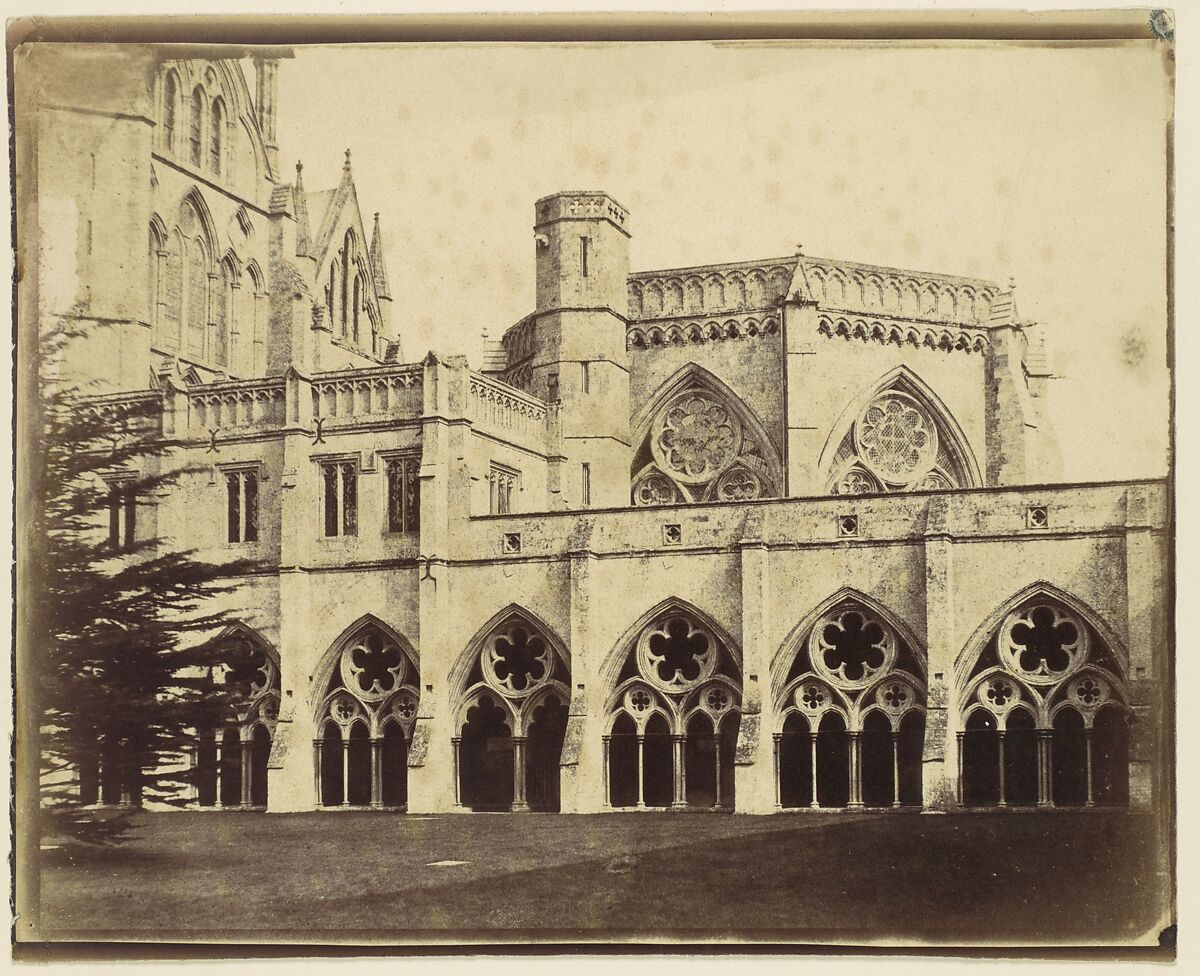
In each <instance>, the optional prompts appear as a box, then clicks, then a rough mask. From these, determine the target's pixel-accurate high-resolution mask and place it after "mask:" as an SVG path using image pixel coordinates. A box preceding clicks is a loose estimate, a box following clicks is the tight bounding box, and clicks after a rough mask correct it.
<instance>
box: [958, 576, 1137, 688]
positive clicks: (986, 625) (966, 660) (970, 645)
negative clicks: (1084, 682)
mask: <svg viewBox="0 0 1200 976" xmlns="http://www.w3.org/2000/svg"><path fill="white" fill-rule="evenodd" d="M1038 599H1043V600H1047V601H1050V602H1057V603H1061V604H1062V605H1063V606H1065V607H1066V608H1067V609H1068V610H1070V611H1071V612H1072V613H1074V614H1076V615H1077V616H1078V617H1079V618H1080V619H1081V620H1082V621H1083V622H1084V623H1086V624H1087V625H1088V626H1089V627H1091V628H1092V629H1093V630H1094V631H1095V632H1096V633H1097V634H1098V635H1099V637H1100V639H1101V640H1102V641H1103V642H1104V643H1105V645H1106V646H1107V647H1108V649H1109V651H1111V652H1112V655H1113V658H1114V659H1115V660H1116V662H1117V664H1118V667H1119V668H1120V673H1119V674H1118V675H1117V677H1118V678H1120V679H1121V680H1122V681H1128V680H1129V651H1128V648H1127V647H1126V645H1125V642H1124V641H1123V640H1122V639H1121V637H1120V635H1119V634H1117V632H1116V631H1115V630H1113V628H1112V627H1110V626H1109V625H1108V623H1107V622H1106V621H1105V620H1104V618H1103V617H1102V616H1100V614H1098V613H1097V612H1096V611H1095V610H1094V609H1092V607H1090V606H1089V605H1088V604H1087V603H1085V602H1084V601H1083V600H1081V599H1079V598H1078V597H1076V596H1074V595H1072V594H1071V593H1069V592H1067V591H1066V590H1064V589H1062V588H1061V587H1059V586H1056V585H1055V584H1053V583H1051V582H1049V581H1047V580H1044V579H1041V580H1037V581H1035V582H1033V583H1030V584H1029V585H1028V586H1026V587H1024V588H1022V589H1021V590H1019V591H1018V592H1016V593H1014V594H1013V595H1012V596H1010V597H1009V598H1008V599H1007V600H1005V601H1004V602H1003V603H1001V604H1000V605H999V606H997V607H996V608H995V609H994V610H993V611H992V612H991V613H990V614H988V616H987V617H986V618H985V619H984V620H983V621H982V622H981V623H980V624H979V626H978V627H976V628H975V630H974V631H972V633H971V636H970V637H969V638H968V639H967V641H966V643H965V644H963V647H962V650H960V651H959V653H958V657H956V658H955V661H954V674H955V678H956V684H957V686H958V687H959V688H960V689H965V687H966V685H967V684H969V683H970V682H969V681H968V679H969V678H970V675H971V672H972V671H973V670H974V668H975V664H976V662H977V661H978V660H979V656H980V655H981V654H982V653H983V650H984V648H985V647H986V646H987V643H988V641H989V640H990V638H991V636H992V634H993V633H994V632H995V631H996V629H997V628H998V627H999V626H1000V625H1001V623H1003V622H1004V618H1005V617H1007V616H1008V615H1009V614H1010V613H1012V612H1013V611H1014V610H1016V609H1017V608H1018V607H1020V606H1021V605H1022V604H1024V603H1027V602H1029V601H1031V600H1038Z"/></svg>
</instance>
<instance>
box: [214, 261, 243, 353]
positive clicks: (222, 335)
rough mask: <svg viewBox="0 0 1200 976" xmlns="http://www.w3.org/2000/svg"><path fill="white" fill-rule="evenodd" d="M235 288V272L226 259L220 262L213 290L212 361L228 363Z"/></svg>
mask: <svg viewBox="0 0 1200 976" xmlns="http://www.w3.org/2000/svg"><path fill="white" fill-rule="evenodd" d="M236 290H237V280H236V272H235V271H234V270H233V267H232V266H231V265H230V263H229V262H228V261H222V262H221V277H220V280H219V281H218V282H217V287H216V288H215V289H214V290H213V316H212V318H213V351H212V352H213V362H214V363H216V364H217V365H218V366H227V365H229V361H230V357H229V341H230V331H231V330H230V319H231V318H232V316H233V313H234V295H235V294H236Z"/></svg>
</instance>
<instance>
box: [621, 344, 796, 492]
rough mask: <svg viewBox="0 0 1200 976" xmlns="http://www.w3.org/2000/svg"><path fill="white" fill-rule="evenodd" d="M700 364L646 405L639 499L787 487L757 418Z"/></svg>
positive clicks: (636, 482)
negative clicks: (783, 482) (783, 484)
mask: <svg viewBox="0 0 1200 976" xmlns="http://www.w3.org/2000/svg"><path fill="white" fill-rule="evenodd" d="M721 387H722V384H720V382H719V381H718V380H717V379H716V378H715V377H713V376H711V374H708V373H707V372H706V371H703V370H700V369H699V368H698V367H685V368H684V370H681V371H680V373H679V374H677V376H676V377H675V378H673V379H672V380H669V381H668V382H667V383H665V384H664V385H663V388H662V392H661V393H660V394H658V395H657V396H656V398H655V399H654V400H653V401H651V406H649V407H648V408H645V410H644V411H643V417H644V419H643V421H642V422H641V423H639V424H638V430H639V431H640V430H645V433H644V434H643V435H642V439H641V444H640V447H639V449H638V451H637V453H636V454H635V455H634V459H633V467H632V469H631V476H632V495H633V504H634V505H639V506H641V505H666V504H672V503H675V502H692V501H742V500H746V499H751V498H770V497H773V496H775V495H777V494H778V493H779V486H780V484H781V482H782V472H781V471H780V470H779V463H778V454H777V452H776V451H775V448H774V447H773V446H772V444H771V443H770V440H769V439H768V437H767V436H766V433H765V431H764V430H763V428H762V425H761V424H760V423H759V422H758V420H757V418H756V417H754V415H753V414H752V413H751V412H750V411H749V410H748V409H746V408H745V407H744V406H742V405H741V403H740V401H738V400H737V398H736V396H734V395H733V394H732V393H730V392H728V391H727V390H726V389H722V388H721Z"/></svg>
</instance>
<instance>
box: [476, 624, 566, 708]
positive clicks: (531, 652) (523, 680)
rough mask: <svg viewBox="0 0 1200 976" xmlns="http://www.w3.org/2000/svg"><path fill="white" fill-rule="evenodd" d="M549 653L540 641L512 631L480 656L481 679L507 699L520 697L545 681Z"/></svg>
mask: <svg viewBox="0 0 1200 976" xmlns="http://www.w3.org/2000/svg"><path fill="white" fill-rule="evenodd" d="M552 653H553V652H552V651H551V650H550V647H549V645H548V644H547V643H546V642H545V641H544V640H542V638H540V637H538V636H537V635H536V634H533V633H531V632H530V631H529V630H528V629H527V628H525V627H522V626H516V627H513V628H512V629H511V630H509V631H508V632H507V633H505V634H501V635H500V636H499V637H497V638H495V639H494V640H493V641H491V643H490V644H489V646H488V648H487V650H486V651H485V652H484V654H483V659H482V661H483V675H484V678H485V680H486V681H487V683H488V684H490V685H491V686H492V687H493V688H495V689H497V690H498V691H500V692H502V693H503V694H505V695H507V696H508V697H510V698H514V697H515V698H521V697H524V696H525V695H528V694H529V693H530V692H532V691H534V690H535V689H536V688H538V687H540V686H541V685H542V684H543V683H544V682H546V681H548V680H549V678H550V670H551V668H550V656H551V654H552Z"/></svg>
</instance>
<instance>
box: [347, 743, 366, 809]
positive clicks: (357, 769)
mask: <svg viewBox="0 0 1200 976" xmlns="http://www.w3.org/2000/svg"><path fill="white" fill-rule="evenodd" d="M348 758H349V763H350V776H349V780H348V783H349V786H348V789H349V796H350V805H351V806H352V807H365V806H368V805H369V804H370V802H371V735H370V733H369V732H368V731H367V726H366V723H365V722H355V723H354V724H353V725H352V726H351V727H350V750H349V756H348Z"/></svg>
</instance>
